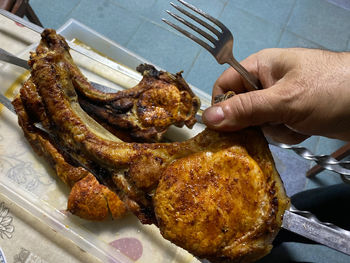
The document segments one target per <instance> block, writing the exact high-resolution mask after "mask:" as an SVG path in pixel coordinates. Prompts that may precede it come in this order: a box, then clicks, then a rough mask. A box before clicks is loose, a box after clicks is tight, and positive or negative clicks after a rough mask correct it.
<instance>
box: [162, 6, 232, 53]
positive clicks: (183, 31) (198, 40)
mask: <svg viewBox="0 0 350 263" xmlns="http://www.w3.org/2000/svg"><path fill="white" fill-rule="evenodd" d="M178 2H180V3H181V4H183V5H184V6H186V7H188V8H189V9H191V10H193V11H194V12H196V13H198V14H200V15H201V16H203V17H205V18H206V19H208V20H209V21H211V22H212V23H214V24H215V25H217V26H218V27H219V28H220V29H221V32H220V31H219V30H217V29H216V28H214V27H213V26H212V25H210V24H208V23H207V22H205V21H204V20H202V19H200V18H198V17H196V16H194V15H193V14H191V13H190V12H188V11H186V10H185V9H184V8H182V7H180V6H178V5H175V4H174V3H172V2H171V3H170V4H171V5H172V6H173V7H174V8H175V9H177V10H178V11H179V12H181V13H182V14H184V15H186V16H188V17H189V18H191V19H192V20H194V21H196V22H197V23H198V24H200V25H202V26H203V27H205V28H207V29H208V30H209V31H210V32H212V33H213V34H214V35H216V36H217V38H215V37H213V36H212V35H210V34H208V33H207V32H205V31H204V30H202V29H201V28H199V27H197V26H196V25H194V24H193V23H191V22H188V21H187V20H185V19H183V18H182V17H180V16H178V15H176V14H174V13H172V12H170V11H169V10H166V12H167V13H168V14H169V15H171V16H172V17H173V18H175V19H176V20H178V21H180V22H181V23H183V24H184V25H186V26H188V27H189V28H191V29H193V30H194V31H195V32H197V33H198V34H200V35H202V36H203V37H204V38H206V39H207V40H209V42H210V43H211V44H212V45H213V47H215V45H216V43H217V42H218V39H219V38H220V36H222V35H223V33H224V32H226V31H228V29H227V28H226V27H225V26H224V25H223V24H222V23H221V22H220V21H218V20H217V19H215V18H214V17H212V16H210V15H209V14H207V13H205V12H203V11H202V10H200V9H199V8H197V7H195V6H193V5H190V4H189V3H187V2H185V1H183V0H178ZM162 20H163V21H164V22H165V23H167V24H168V25H170V26H171V27H173V28H175V29H176V30H178V31H179V32H181V33H182V34H184V35H185V36H187V37H189V38H190V39H192V40H193V41H195V42H196V43H198V44H200V45H201V46H202V47H204V48H205V49H207V50H208V51H210V52H211V51H212V50H213V47H212V46H211V45H209V44H207V43H206V42H204V41H203V40H201V39H200V38H198V37H197V36H195V35H193V34H191V33H190V32H188V31H186V30H184V29H182V28H181V27H179V26H177V25H175V24H174V23H172V22H170V21H168V20H166V19H164V18H163V19H162Z"/></svg>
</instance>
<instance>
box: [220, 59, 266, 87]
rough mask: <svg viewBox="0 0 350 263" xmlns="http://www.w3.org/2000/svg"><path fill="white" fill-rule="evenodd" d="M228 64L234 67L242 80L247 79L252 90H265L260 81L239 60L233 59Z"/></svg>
mask: <svg viewBox="0 0 350 263" xmlns="http://www.w3.org/2000/svg"><path fill="white" fill-rule="evenodd" d="M227 63H228V64H229V65H230V66H231V67H233V68H234V69H235V70H237V72H238V73H239V74H241V76H242V78H243V79H245V80H246V81H247V82H248V84H249V86H250V88H251V89H252V90H259V89H263V87H262V85H261V83H260V81H259V79H258V78H257V77H255V76H254V75H253V74H251V73H249V72H248V71H247V70H246V69H245V68H244V67H243V66H242V65H241V64H240V63H239V62H238V61H237V60H235V59H234V58H233V57H232V58H231V59H230V60H228V61H227Z"/></svg>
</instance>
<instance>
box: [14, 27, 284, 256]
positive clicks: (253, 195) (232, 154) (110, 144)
mask: <svg viewBox="0 0 350 263" xmlns="http://www.w3.org/2000/svg"><path fill="white" fill-rule="evenodd" d="M68 50H69V47H68V45H67V43H66V42H65V41H64V39H63V38H62V37H61V36H58V35H57V34H56V33H55V31H54V30H49V29H46V30H44V32H43V33H42V41H41V43H40V45H39V47H38V48H37V50H36V52H35V53H32V54H31V59H30V62H29V64H30V65H31V68H32V71H31V78H30V79H29V80H28V82H27V84H25V85H24V86H23V88H22V89H23V90H22V91H21V97H18V98H17V99H16V100H15V101H14V105H15V108H16V111H17V113H18V117H19V123H20V125H21V127H22V129H23V131H24V133H25V135H26V137H27V138H28V139H29V141H30V142H31V145H32V146H33V147H34V148H38V145H39V146H40V147H43V146H42V145H43V143H41V142H40V143H38V141H40V140H38V138H39V137H40V135H41V134H42V133H43V131H41V130H38V129H37V128H36V127H35V126H34V125H33V123H36V122H41V123H42V124H43V126H44V127H45V128H46V129H47V130H48V131H50V134H51V135H50V136H51V137H53V138H54V142H53V141H52V140H51V139H50V138H51V137H50V138H46V139H45V142H47V143H50V145H51V146H52V148H50V147H51V146H50V147H48V146H47V147H46V148H42V149H41V150H40V151H38V152H39V153H41V154H42V153H46V154H47V156H48V158H49V159H50V160H51V162H52V163H53V165H54V166H57V164H61V166H62V167H65V165H67V164H68V165H70V167H69V169H71V171H72V173H76V175H74V176H73V175H71V177H70V175H67V174H66V173H62V172H61V173H60V174H62V176H61V177H62V179H63V180H65V181H66V182H67V183H68V184H70V185H73V189H72V192H71V194H70V197H69V202H68V205H69V210H70V211H71V212H73V213H75V214H77V215H79V216H81V217H84V218H87V219H103V218H105V217H106V216H107V215H108V211H109V212H111V214H112V215H113V216H114V217H115V218H117V217H120V216H122V215H123V214H124V213H125V207H126V208H127V209H128V210H129V211H131V212H133V213H134V214H135V215H136V216H137V217H138V218H139V219H140V221H141V222H142V223H148V224H151V223H153V224H156V225H157V226H158V227H159V229H160V231H161V233H162V235H163V236H164V237H165V238H166V239H168V240H170V241H172V242H174V243H175V244H177V245H178V246H181V247H183V248H185V249H187V250H188V251H189V252H191V253H193V254H194V255H196V256H198V257H200V258H208V259H210V260H212V261H218V262H219V261H221V262H223V261H230V262H252V261H254V260H256V259H258V258H261V257H262V256H264V255H265V254H266V253H268V252H269V251H270V249H271V247H272V246H271V243H272V240H273V238H274V237H275V235H276V234H277V232H278V231H279V229H280V226H281V223H282V215H283V213H284V210H285V209H286V208H287V207H288V205H289V201H288V198H287V196H286V194H285V191H284V188H283V185H282V182H281V180H280V177H279V175H278V173H277V171H276V169H275V166H274V162H273V159H272V156H271V153H270V151H269V148H268V145H267V142H266V140H265V138H264V137H263V135H262V133H261V132H260V130H259V129H258V128H249V129H245V130H241V131H238V132H235V133H219V132H216V131H212V130H209V129H205V130H204V131H203V132H201V133H200V134H198V135H197V136H195V137H193V138H192V139H189V140H187V141H184V142H173V143H140V142H124V141H122V140H120V139H119V138H117V137H116V136H114V135H113V134H112V133H110V132H108V131H107V130H106V129H105V128H103V126H101V125H100V124H99V123H97V122H96V121H95V120H94V119H93V118H91V117H90V116H89V115H88V114H87V113H86V112H85V111H83V110H82V108H81V106H80V104H79V101H81V99H80V98H81V97H83V99H85V100H86V101H87V103H89V100H90V99H91V98H92V97H94V99H93V100H94V101H97V100H100V101H106V99H105V100H104V99H103V98H102V95H101V94H100V93H99V92H98V91H96V90H94V89H92V87H90V86H88V84H86V83H87V80H86V79H85V78H84V77H83V76H82V75H81V73H80V72H79V70H78V69H77V67H76V66H75V65H74V63H73V61H72V59H71V57H70V55H69V52H68ZM143 67H145V68H144V70H148V71H149V72H148V73H147V74H148V75H147V74H144V75H145V77H144V79H143V81H148V80H147V79H148V78H152V77H154V75H156V76H158V77H157V78H156V79H154V80H152V81H150V83H151V84H149V85H151V87H149V88H147V89H146V90H145V91H143V92H142V93H141V95H140V96H138V97H137V98H139V99H141V102H142V103H145V107H148V106H147V105H152V103H153V102H152V101H153V99H154V98H155V97H154V96H158V95H159V96H162V94H165V93H163V91H162V90H163V88H164V90H165V91H168V88H169V87H170V86H171V85H174V86H176V87H178V86H177V84H176V85H175V84H174V83H172V81H171V80H169V82H167V81H168V80H167V81H165V82H166V83H168V84H169V83H170V84H169V85H168V84H166V83H164V82H163V77H164V78H165V79H167V78H168V77H169V76H170V75H167V74H165V75H164V76H163V77H161V74H160V73H159V72H157V71H155V69H153V68H152V67H149V66H143ZM141 70H142V69H141ZM84 81H85V82H86V83H85V84H84V85H85V86H84V85H82V84H79V85H78V84H77V83H82V82H84ZM176 81H180V82H181V81H183V80H182V79H177V80H176ZM141 83H142V81H141ZM163 84H164V85H165V86H163ZM142 85H143V84H140V86H139V87H138V88H140V89H142ZM152 85H155V87H154V88H153V86H152ZM186 85H187V84H186ZM82 86H84V88H83V90H82V88H81V87H82ZM79 87H80V88H79ZM160 87H162V88H160ZM138 88H135V90H134V91H129V92H136V91H137V90H138ZM178 90H179V92H180V93H181V92H182V91H180V90H181V89H178ZM148 91H152V92H150V93H149V94H148V93H147V92H148ZM184 91H185V92H186V94H188V95H186V96H185V99H183V100H180V101H182V102H184V105H189V104H187V102H189V101H191V100H192V102H193V98H194V97H195V96H194V95H193V94H192V93H191V91H190V90H187V88H186V89H185V90H184ZM125 93H128V92H127V91H126V92H125ZM168 93H170V94H168ZM26 94H32V95H33V96H32V97H33V99H31V97H28V96H27V95H26ZM177 94H179V93H178V91H176V90H175V92H174V94H172V91H169V92H166V94H165V95H169V96H166V97H167V98H166V101H167V102H165V103H164V105H165V106H164V109H166V108H167V107H168V104H167V103H168V102H169V101H179V100H178V97H177ZM99 96H100V99H96V98H98V97H99ZM106 96H107V99H109V100H110V101H113V100H114V99H115V96H116V95H115V94H114V95H106ZM131 97H133V96H131ZM180 97H181V96H180ZM86 98H88V99H86ZM125 98H126V97H125V96H124V97H123V99H125ZM174 98H175V99H174ZM157 99H158V100H157V101H156V102H154V103H155V105H158V103H159V104H162V103H161V102H162V100H161V99H159V98H158V97H157ZM173 99H174V100H173ZM125 100H126V101H119V102H120V105H124V106H125V105H129V104H132V105H133V106H132V107H134V105H135V104H134V102H133V103H131V102H128V101H127V100H128V99H125ZM119 102H118V103H119ZM141 102H140V103H139V104H137V103H136V104H137V106H138V107H140V105H141V106H142V107H143V104H142V103H141ZM109 105H110V104H109ZM118 105H119V104H118ZM120 105H119V106H120ZM119 106H118V107H119ZM124 106H121V107H124ZM125 107H126V106H125ZM142 107H141V108H142ZM183 107H184V108H186V107H187V106H183ZM192 107H194V105H192ZM34 109H37V110H34ZM179 109H181V110H179ZM154 110H155V112H152V108H149V109H147V111H145V112H144V114H146V115H148V114H149V116H157V114H158V107H155V108H154ZM171 110H172V109H171V108H169V111H171ZM176 111H180V112H188V111H187V110H183V108H182V106H181V107H179V108H178V109H176ZM34 112H35V113H34ZM190 112H191V113H190V115H191V114H192V113H193V112H192V110H190ZM142 114H143V113H142ZM142 114H141V116H142ZM154 114H155V115H154ZM31 115H32V116H31ZM146 115H145V116H146ZM185 115H187V113H186V114H185ZM141 118H142V117H141ZM146 119H147V118H146ZM150 119H152V118H150ZM108 121H109V119H108V118H106V119H104V120H103V121H102V122H103V123H106V122H108ZM152 121H153V122H155V123H157V121H158V120H157V118H153V119H152ZM160 122H162V121H160ZM27 124H28V125H27ZM107 124H108V123H107ZM148 125H149V127H152V123H149V124H148ZM40 147H39V148H40ZM60 149H64V152H60ZM66 155H67V156H66ZM58 157H60V158H58ZM74 160H75V161H78V162H79V163H80V164H82V165H83V166H84V167H86V168H87V169H85V168H83V167H77V166H74V165H73V163H74ZM76 165H77V163H76ZM67 167H68V166H67ZM73 168H74V169H73ZM75 169H76V170H75ZM56 171H57V173H58V174H59V170H57V169H56ZM65 171H67V170H65ZM90 171H92V173H93V174H92V173H90ZM94 175H95V176H96V177H94ZM67 178H74V179H67ZM96 179H97V180H96ZM70 181H73V182H72V183H69V182H70ZM94 209H99V210H98V211H97V212H96V213H95V212H94ZM123 209H124V210H123Z"/></svg>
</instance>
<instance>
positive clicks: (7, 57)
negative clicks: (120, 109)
mask: <svg viewBox="0 0 350 263" xmlns="http://www.w3.org/2000/svg"><path fill="white" fill-rule="evenodd" d="M0 60H1V61H4V62H7V63H10V64H13V65H16V66H19V67H22V68H25V69H30V67H29V65H28V62H27V61H26V60H24V59H21V58H19V57H16V56H14V55H12V54H11V53H9V52H7V51H6V50H4V49H2V48H0ZM90 83H91V85H92V86H93V87H94V88H95V89H98V90H100V91H103V92H107V93H114V92H116V91H117V90H115V89H113V88H110V87H107V86H104V85H102V84H99V83H96V82H92V81H90Z"/></svg>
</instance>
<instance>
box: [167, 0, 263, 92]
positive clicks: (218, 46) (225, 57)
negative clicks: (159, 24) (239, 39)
mask: <svg viewBox="0 0 350 263" xmlns="http://www.w3.org/2000/svg"><path fill="white" fill-rule="evenodd" d="M178 2H180V3H181V4H183V5H184V6H186V7H187V8H189V9H191V10H193V11H194V12H196V13H198V14H199V15H201V16H203V17H204V18H206V19H207V20H209V21H210V22H212V23H214V24H215V25H216V26H217V27H218V28H219V29H220V31H219V30H217V29H216V28H215V27H213V26H212V25H210V24H208V23H207V22H205V21H204V20H202V19H201V18H198V17H197V16H195V15H193V14H192V13H190V12H188V11H187V10H185V9H183V8H182V7H180V6H178V5H175V4H174V3H172V2H171V3H170V4H171V5H172V6H173V7H174V8H176V9H177V10H178V11H180V12H181V13H182V14H184V15H186V16H188V17H189V18H191V19H192V20H194V21H196V22H197V23H199V24H200V25H202V26H203V27H205V28H207V29H208V30H209V31H210V32H211V33H212V34H213V35H215V36H216V37H215V36H213V35H211V34H208V33H207V32H205V31H204V30H202V29H201V28H199V27H197V26H196V25H194V24H193V23H191V22H188V21H187V20H185V19H183V18H182V17H180V16H178V15H176V14H174V13H172V12H170V11H169V10H166V12H167V13H168V14H169V15H171V16H172V17H174V18H175V19H176V20H178V21H180V22H181V23H183V24H184V25H186V26H188V27H189V28H191V29H192V30H194V31H195V32H197V33H198V34H200V35H201V36H203V37H204V38H205V39H207V40H208V41H209V44H208V43H207V42H205V41H203V40H201V39H200V38H198V37H197V36H195V35H193V34H191V33H190V32H188V31H186V30H184V29H182V28H181V27H179V26H177V25H175V24H174V23H172V22H170V21H168V20H166V19H164V18H163V19H162V20H163V21H164V22H165V23H167V24H168V25H170V26H172V27H173V28H175V29H176V30H178V31H179V32H181V33H182V34H184V35H185V36H187V37H189V38H190V39H192V40H193V41H194V42H196V43H198V44H199V45H201V46H202V47H204V48H205V49H206V50H208V51H209V52H210V53H211V54H212V55H213V56H214V57H215V59H216V60H217V62H218V63H219V64H225V63H227V64H229V65H230V66H231V67H233V68H234V69H235V70H236V71H237V72H238V73H240V74H241V76H242V77H243V78H244V79H245V80H246V81H247V82H248V84H249V85H250V86H251V88H252V89H256V90H257V89H262V86H261V84H260V81H259V80H258V79H257V78H256V77H255V76H254V75H252V74H251V73H249V72H248V71H247V70H246V69H245V68H244V67H243V66H242V65H241V64H240V63H239V62H238V61H237V60H236V59H235V58H234V56H233V53H232V49H233V36H232V33H231V32H230V30H229V29H228V28H227V27H226V26H224V25H223V24H222V23H221V22H220V21H219V20H217V19H215V18H214V17H212V16H210V15H208V14H207V13H205V12H203V11H202V10H200V9H199V8H197V7H195V6H193V5H191V4H189V3H187V2H185V1H183V0H178Z"/></svg>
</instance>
